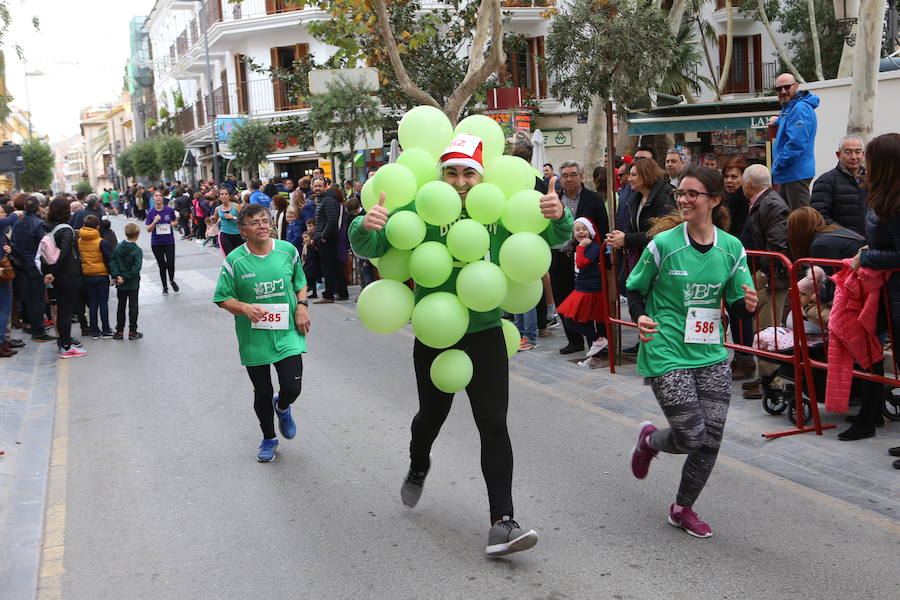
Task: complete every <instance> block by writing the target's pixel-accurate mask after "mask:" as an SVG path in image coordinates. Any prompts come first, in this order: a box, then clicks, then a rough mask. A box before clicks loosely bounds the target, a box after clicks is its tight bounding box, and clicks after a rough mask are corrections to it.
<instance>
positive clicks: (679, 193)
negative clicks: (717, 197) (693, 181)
mask: <svg viewBox="0 0 900 600" xmlns="http://www.w3.org/2000/svg"><path fill="white" fill-rule="evenodd" d="M672 196H673V197H674V198H675V199H676V200H681V199H682V198H684V197H685V196H687V197H688V200H696V199H697V197H698V196H712V194H710V193H708V192H701V191H698V190H675V191H673V192H672Z"/></svg>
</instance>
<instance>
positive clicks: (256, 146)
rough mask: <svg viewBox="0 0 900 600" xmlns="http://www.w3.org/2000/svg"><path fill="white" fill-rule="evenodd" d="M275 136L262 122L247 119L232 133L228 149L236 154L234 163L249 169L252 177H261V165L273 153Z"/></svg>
mask: <svg viewBox="0 0 900 600" xmlns="http://www.w3.org/2000/svg"><path fill="white" fill-rule="evenodd" d="M274 141H275V136H274V135H273V134H272V131H271V130H270V129H269V127H268V126H267V125H266V124H265V123H263V122H262V121H258V120H256V119H247V120H246V121H244V122H243V123H242V124H240V125H238V126H237V127H235V128H234V130H233V131H232V132H231V137H229V138H228V149H229V150H231V152H233V153H234V155H235V159H234V162H235V163H236V164H237V166H238V167H239V168H241V169H248V170H249V171H250V176H251V177H252V178H253V179H256V178H257V177H258V176H259V163H261V162H263V161H264V160H266V155H267V154H269V153H270V152H271V151H272V145H273V143H274Z"/></svg>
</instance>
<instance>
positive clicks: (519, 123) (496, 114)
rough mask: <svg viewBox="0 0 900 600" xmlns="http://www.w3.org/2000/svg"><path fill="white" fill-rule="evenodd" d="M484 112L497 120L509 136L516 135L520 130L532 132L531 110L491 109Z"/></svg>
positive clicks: (504, 132)
mask: <svg viewBox="0 0 900 600" xmlns="http://www.w3.org/2000/svg"><path fill="white" fill-rule="evenodd" d="M484 114H485V115H486V116H488V117H490V118H492V119H493V120H495V121H496V122H497V124H498V125H500V128H501V129H502V130H503V134H504V135H505V136H506V137H508V138H510V137H512V136H513V135H515V133H516V132H518V131H527V132H529V133H530V132H531V111H530V110H525V109H516V110H491V111H487V112H485V113H484Z"/></svg>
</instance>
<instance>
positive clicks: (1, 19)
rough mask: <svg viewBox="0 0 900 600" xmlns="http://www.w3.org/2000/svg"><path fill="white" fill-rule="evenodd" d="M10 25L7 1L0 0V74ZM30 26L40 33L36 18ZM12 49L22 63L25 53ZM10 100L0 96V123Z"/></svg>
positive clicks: (10, 16)
mask: <svg viewBox="0 0 900 600" xmlns="http://www.w3.org/2000/svg"><path fill="white" fill-rule="evenodd" d="M10 24H12V13H11V12H10V10H9V0H0V73H4V72H5V71H6V59H5V57H4V56H3V47H4V46H5V45H6V32H7V31H8V30H9V26H10ZM31 26H32V27H33V28H34V31H35V32H36V33H40V31H41V22H40V19H38V17H31ZM13 48H14V49H15V51H16V55H17V56H18V57H19V59H20V60H21V61H22V62H24V61H25V51H24V50H23V49H22V46H20V45H19V44H13ZM12 100H13V97H12V96H11V95H9V94H0V123H2V122H3V121H6V118H7V117H8V116H9V113H10V108H9V103H10V102H12Z"/></svg>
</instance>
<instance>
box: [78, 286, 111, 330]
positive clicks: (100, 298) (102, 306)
mask: <svg viewBox="0 0 900 600" xmlns="http://www.w3.org/2000/svg"><path fill="white" fill-rule="evenodd" d="M84 287H85V291H86V292H87V301H88V310H89V312H90V321H91V335H93V336H98V335H100V334H101V333H109V332H110V331H112V330H111V329H110V328H109V276H108V275H88V276H86V277H85V278H84ZM97 313H100V323H101V324H102V325H103V330H102V331H101V330H100V328H99V327H98V326H97Z"/></svg>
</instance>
